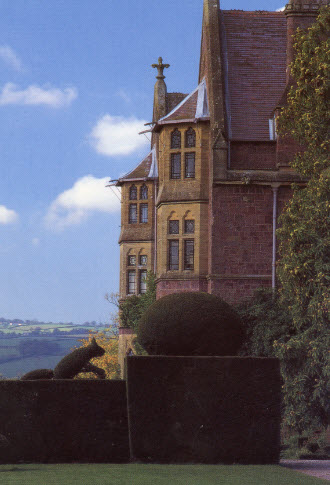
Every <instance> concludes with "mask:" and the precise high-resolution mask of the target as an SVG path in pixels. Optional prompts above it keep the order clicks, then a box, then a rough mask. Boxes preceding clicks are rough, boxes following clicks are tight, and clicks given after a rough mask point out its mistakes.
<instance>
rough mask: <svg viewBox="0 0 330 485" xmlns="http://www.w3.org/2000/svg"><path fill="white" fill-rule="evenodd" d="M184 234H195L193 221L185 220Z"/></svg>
mask: <svg viewBox="0 0 330 485" xmlns="http://www.w3.org/2000/svg"><path fill="white" fill-rule="evenodd" d="M184 232H185V234H194V232H195V221H194V219H186V220H185V221H184Z"/></svg>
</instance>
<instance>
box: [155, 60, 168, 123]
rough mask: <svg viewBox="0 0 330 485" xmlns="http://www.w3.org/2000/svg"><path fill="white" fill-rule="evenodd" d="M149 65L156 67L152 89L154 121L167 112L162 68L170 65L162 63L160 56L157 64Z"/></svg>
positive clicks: (165, 88)
mask: <svg viewBox="0 0 330 485" xmlns="http://www.w3.org/2000/svg"><path fill="white" fill-rule="evenodd" d="M151 67H153V68H156V69H157V76H156V79H157V81H156V84H155V90H154V110H153V117H152V121H153V122H154V123H156V122H157V121H158V120H159V118H162V117H163V116H165V115H166V113H167V87H166V84H165V81H164V79H165V76H164V69H165V68H168V67H170V65H169V64H163V59H162V57H159V58H158V64H152V65H151Z"/></svg>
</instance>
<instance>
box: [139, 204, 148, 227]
mask: <svg viewBox="0 0 330 485" xmlns="http://www.w3.org/2000/svg"><path fill="white" fill-rule="evenodd" d="M140 222H141V223H142V224H146V223H147V222H148V204H140Z"/></svg>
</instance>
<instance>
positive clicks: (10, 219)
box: [0, 205, 18, 224]
mask: <svg viewBox="0 0 330 485" xmlns="http://www.w3.org/2000/svg"><path fill="white" fill-rule="evenodd" d="M17 220H18V214H17V213H16V212H15V211H13V210H11V209H7V207H5V206H4V205H0V224H13V223H14V222H16V221H17Z"/></svg>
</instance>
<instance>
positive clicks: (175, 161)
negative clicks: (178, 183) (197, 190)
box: [170, 152, 182, 180]
mask: <svg viewBox="0 0 330 485" xmlns="http://www.w3.org/2000/svg"><path fill="white" fill-rule="evenodd" d="M176 165H177V166H176ZM181 168H182V167H181V152H176V153H171V171H170V179H171V180H180V179H181Z"/></svg>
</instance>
